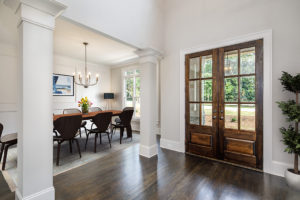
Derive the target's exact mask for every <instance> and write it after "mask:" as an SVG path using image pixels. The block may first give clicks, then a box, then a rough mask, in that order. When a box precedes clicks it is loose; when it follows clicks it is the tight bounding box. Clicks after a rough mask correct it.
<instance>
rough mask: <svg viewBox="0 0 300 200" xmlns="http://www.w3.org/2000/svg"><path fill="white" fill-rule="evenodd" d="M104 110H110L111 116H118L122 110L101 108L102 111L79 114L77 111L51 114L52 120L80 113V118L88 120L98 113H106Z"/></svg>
mask: <svg viewBox="0 0 300 200" xmlns="http://www.w3.org/2000/svg"><path fill="white" fill-rule="evenodd" d="M106 112H112V115H113V116H119V115H120V114H121V113H122V110H103V111H97V112H89V113H81V114H78V113H74V114H58V115H53V121H55V120H57V119H58V118H60V117H65V116H73V115H82V120H89V119H93V117H95V116H96V115H97V114H99V113H106Z"/></svg>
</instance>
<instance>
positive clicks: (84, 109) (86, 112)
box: [81, 105, 89, 114]
mask: <svg viewBox="0 0 300 200" xmlns="http://www.w3.org/2000/svg"><path fill="white" fill-rule="evenodd" d="M81 111H82V113H83V114H88V113H89V106H88V105H82V107H81Z"/></svg>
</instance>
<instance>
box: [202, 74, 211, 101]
mask: <svg viewBox="0 0 300 200" xmlns="http://www.w3.org/2000/svg"><path fill="white" fill-rule="evenodd" d="M201 87H202V88H201V99H202V100H201V101H204V102H210V101H212V80H211V79H210V80H202V81H201Z"/></svg>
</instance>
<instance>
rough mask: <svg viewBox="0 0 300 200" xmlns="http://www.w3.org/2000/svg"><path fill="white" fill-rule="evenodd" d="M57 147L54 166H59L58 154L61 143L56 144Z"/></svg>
mask: <svg viewBox="0 0 300 200" xmlns="http://www.w3.org/2000/svg"><path fill="white" fill-rule="evenodd" d="M57 143H58V145H57V157H56V166H58V165H59V154H60V144H61V142H57Z"/></svg>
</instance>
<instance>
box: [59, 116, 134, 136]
mask: <svg viewBox="0 0 300 200" xmlns="http://www.w3.org/2000/svg"><path fill="white" fill-rule="evenodd" d="M106 112H111V113H112V116H120V114H121V113H122V110H103V111H96V112H89V113H73V114H57V115H53V122H54V121H55V120H57V119H58V118H60V117H65V116H74V115H82V120H91V119H93V117H95V116H96V115H97V114H99V113H106ZM110 132H111V133H112V122H111V123H110ZM127 134H128V136H131V135H132V132H131V131H129V132H128V133H127Z"/></svg>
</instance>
